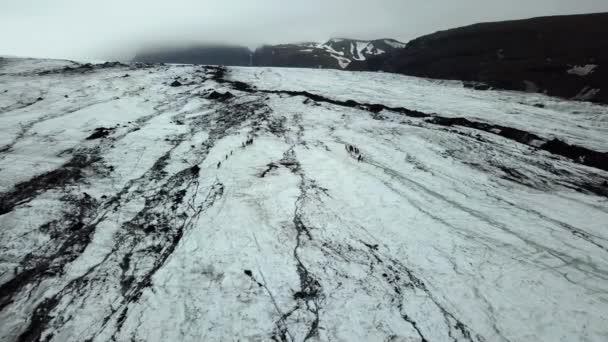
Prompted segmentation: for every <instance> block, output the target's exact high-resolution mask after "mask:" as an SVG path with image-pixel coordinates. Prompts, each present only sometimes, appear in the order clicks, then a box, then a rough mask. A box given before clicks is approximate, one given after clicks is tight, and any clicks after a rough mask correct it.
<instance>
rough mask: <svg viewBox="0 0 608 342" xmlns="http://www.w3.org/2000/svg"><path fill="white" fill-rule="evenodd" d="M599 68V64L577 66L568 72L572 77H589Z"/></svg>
mask: <svg viewBox="0 0 608 342" xmlns="http://www.w3.org/2000/svg"><path fill="white" fill-rule="evenodd" d="M596 68H597V64H586V65H575V66H573V67H572V68H571V69H569V70H568V71H567V72H568V73H569V74H571V75H577V76H587V75H590V74H592V73H593V71H595V69H596Z"/></svg>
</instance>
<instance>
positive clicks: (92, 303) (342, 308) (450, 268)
mask: <svg viewBox="0 0 608 342" xmlns="http://www.w3.org/2000/svg"><path fill="white" fill-rule="evenodd" d="M339 44H340V42H337V43H336V44H332V45H331V49H332V50H335V51H339V50H340V46H339ZM374 46H376V45H374ZM345 48H346V47H345ZM319 49H322V48H319ZM380 49H381V48H380ZM359 51H362V50H361V49H359V50H357V56H358V57H361V54H360V52H359ZM344 53H346V52H344ZM330 58H331V57H330ZM607 115H608V108H607V107H606V106H599V105H595V104H592V103H587V102H574V101H567V100H563V99H558V98H551V97H547V96H545V95H540V94H527V93H519V92H506V91H476V90H473V89H469V88H465V87H463V84H462V83H461V82H447V81H434V80H428V79H421V78H414V77H408V76H402V75H395V74H386V73H366V72H358V73H355V72H348V71H338V70H310V69H286V68H263V67H262V68H223V67H206V66H193V65H146V64H132V65H124V64H120V63H104V64H95V65H93V64H79V63H74V62H68V61H48V60H31V59H22V60H20V59H0V341H3V342H5V341H6V342H13V341H20V342H21V341H23V342H25V341H27V342H29V341H46V342H81V341H90V342H105V341H120V342H122V341H149V342H155V341H163V342H164V341H167V342H172V341H184V342H189V341H193V342H194V341H196V342H198V341H290V342H291V341H411V342H427V341H428V342H435V341H439V342H443V341H449V342H490V341H500V342H504V341H510V342H524V341H526V342H527V341H593V342H595V341H597V342H599V341H605V339H606V336H608V326H607V325H606V321H607V319H608V317H607V315H608V295H607V294H608V281H607V277H608V231H607V229H606V222H608V201H607V197H608V183H607V182H606V179H608V153H607V152H608V121H607V120H606V117H607Z"/></svg>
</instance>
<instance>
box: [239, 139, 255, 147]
mask: <svg viewBox="0 0 608 342" xmlns="http://www.w3.org/2000/svg"><path fill="white" fill-rule="evenodd" d="M251 144H253V138H249V139H247V140H246V141H245V142H244V143H243V144H242V145H241V147H243V148H245V146H249V145H251Z"/></svg>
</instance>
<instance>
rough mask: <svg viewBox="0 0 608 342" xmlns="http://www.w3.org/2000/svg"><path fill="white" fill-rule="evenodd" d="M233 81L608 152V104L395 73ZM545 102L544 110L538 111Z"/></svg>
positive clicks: (253, 73)
mask: <svg viewBox="0 0 608 342" xmlns="http://www.w3.org/2000/svg"><path fill="white" fill-rule="evenodd" d="M233 77H235V78H237V79H240V80H242V81H246V82H255V84H256V85H257V86H258V87H259V88H260V89H269V90H277V89H281V90H295V91H309V92H311V93H318V94H327V95H328V96H331V97H332V98H335V99H338V100H351V99H352V100H357V101H362V102H368V103H382V104H384V105H387V106H391V107H407V108H410V109H413V110H419V111H423V112H428V113H439V114H441V115H443V116H450V117H466V118H476V119H480V120H484V121H487V122H492V123H495V124H501V125H505V126H510V127H516V128H521V129H525V130H528V131H531V132H534V133H539V134H543V135H545V136H555V137H560V138H562V139H565V140H566V141H568V142H570V143H575V144H578V145H582V146H587V147H590V148H594V149H596V150H600V151H602V152H608V116H607V115H606V112H607V111H608V109H607V108H606V106H603V105H598V104H593V103H590V102H575V101H566V100H562V99H559V98H555V97H548V96H545V95H542V94H528V93H522V92H509V91H498V90H497V91H494V90H491V91H474V90H472V89H467V88H464V87H463V86H462V83H461V82H458V81H442V80H431V79H424V78H416V77H409V76H403V75H397V74H389V73H369V72H342V71H338V70H306V69H280V68H236V69H235V70H234V72H233ZM538 104H542V105H543V106H544V108H539V107H535V105H538Z"/></svg>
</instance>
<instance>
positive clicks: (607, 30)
mask: <svg viewBox="0 0 608 342" xmlns="http://www.w3.org/2000/svg"><path fill="white" fill-rule="evenodd" d="M349 69H351V70H384V71H390V72H398V73H403V74H407V75H413V76H422V77H431V78H441V79H458V80H464V81H474V82H484V83H486V84H488V85H490V86H492V87H497V88H502V89H511V90H528V91H539V92H546V93H547V94H549V95H554V96H561V97H566V98H576V99H583V100H591V101H596V102H603V103H608V13H598V14H586V15H571V16H555V17H540V18H533V19H526V20H516V21H505V22H494V23H481V24H475V25H471V26H466V27H461V28H456V29H451V30H447V31H440V32H436V33H433V34H430V35H427V36H423V37H420V38H417V39H415V40H413V41H411V42H410V43H408V44H407V47H406V48H405V49H401V50H396V51H394V52H393V53H391V54H387V55H385V56H379V57H377V58H372V59H369V60H367V61H364V62H358V63H354V64H352V65H351V66H350V67H349Z"/></svg>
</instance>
